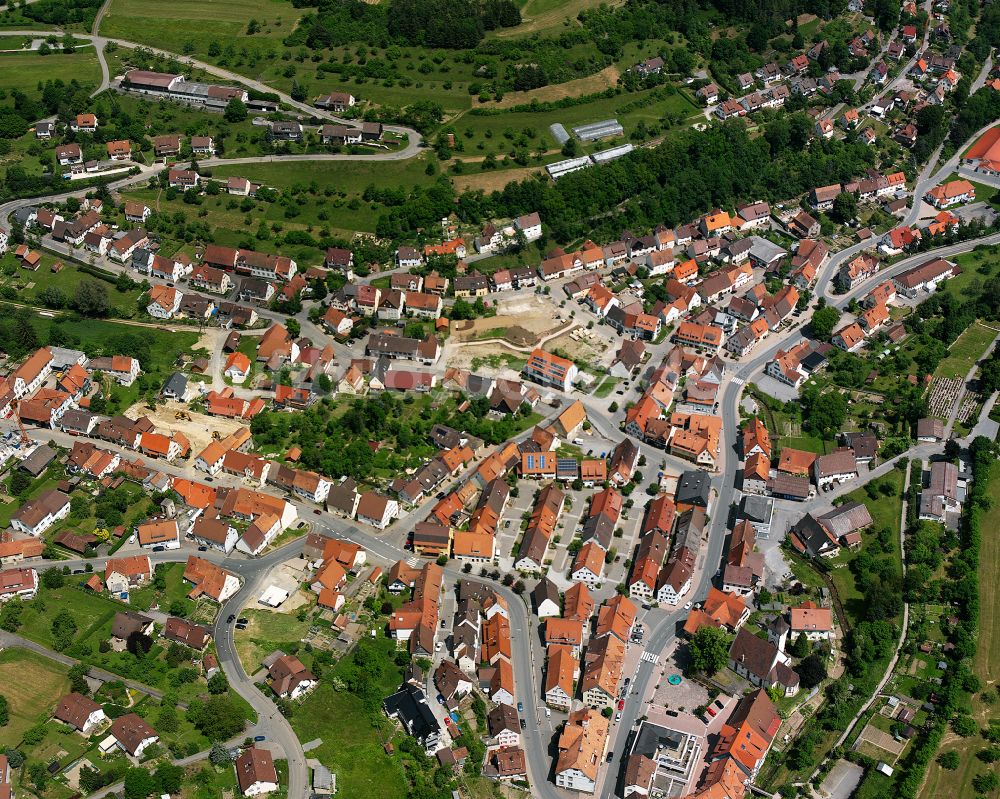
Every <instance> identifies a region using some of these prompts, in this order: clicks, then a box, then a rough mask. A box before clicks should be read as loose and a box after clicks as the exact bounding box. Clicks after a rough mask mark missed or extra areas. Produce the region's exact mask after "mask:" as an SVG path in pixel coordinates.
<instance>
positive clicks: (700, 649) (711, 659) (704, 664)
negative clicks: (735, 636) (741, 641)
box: [688, 626, 730, 676]
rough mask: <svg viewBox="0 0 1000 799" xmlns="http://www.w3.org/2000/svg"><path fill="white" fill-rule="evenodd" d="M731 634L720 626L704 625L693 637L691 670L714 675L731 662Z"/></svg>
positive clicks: (690, 651) (690, 650)
mask: <svg viewBox="0 0 1000 799" xmlns="http://www.w3.org/2000/svg"><path fill="white" fill-rule="evenodd" d="M729 644H730V640H729V635H728V634H727V633H726V631H725V630H723V629H722V628H720V627H707V626H706V627H702V628H701V629H699V630H698V632H696V633H695V634H694V635H693V636H692V638H691V644H690V646H689V650H688V651H689V655H690V658H691V661H690V662H691V671H692V672H694V673H696V674H707V675H708V676H712V675H713V674H715V672H717V671H719V670H720V669H724V668H725V667H726V663H728V662H729Z"/></svg>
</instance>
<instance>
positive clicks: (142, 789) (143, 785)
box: [125, 768, 156, 799]
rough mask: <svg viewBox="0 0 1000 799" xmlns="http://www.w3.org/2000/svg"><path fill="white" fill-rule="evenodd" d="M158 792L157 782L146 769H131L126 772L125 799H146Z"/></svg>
mask: <svg viewBox="0 0 1000 799" xmlns="http://www.w3.org/2000/svg"><path fill="white" fill-rule="evenodd" d="M155 791H156V781H155V780H154V779H153V775H152V773H151V772H149V771H146V769H144V768H130V769H129V770H128V771H126V772H125V799H146V797H147V796H151V795H152V794H153V793H154V792H155Z"/></svg>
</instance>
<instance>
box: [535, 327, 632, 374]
mask: <svg viewBox="0 0 1000 799" xmlns="http://www.w3.org/2000/svg"><path fill="white" fill-rule="evenodd" d="M618 346H619V344H618V343H616V342H615V341H612V340H611V339H609V338H607V337H606V336H604V335H603V334H601V333H598V332H597V330H587V329H586V328H584V327H577V328H574V329H573V330H570V331H568V332H566V333H564V334H563V335H561V336H559V337H557V338H554V339H552V340H551V341H549V342H548V343H547V345H546V347H545V348H546V349H547V350H549V351H550V352H554V351H555V350H561V351H562V352H565V353H567V354H568V355H569V357H571V358H573V359H574V360H577V361H583V362H585V363H590V364H593V365H595V366H602V367H607V366H610V365H611V361H612V360H614V356H615V352H616V351H617V347H618Z"/></svg>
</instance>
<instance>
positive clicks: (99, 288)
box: [73, 280, 111, 317]
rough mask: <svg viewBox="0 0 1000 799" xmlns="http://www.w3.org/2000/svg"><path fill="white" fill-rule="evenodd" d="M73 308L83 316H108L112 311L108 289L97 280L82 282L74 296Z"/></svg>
mask: <svg viewBox="0 0 1000 799" xmlns="http://www.w3.org/2000/svg"><path fill="white" fill-rule="evenodd" d="M73 307H74V308H76V310H77V311H78V312H79V313H81V314H82V315H83V316H94V317H105V316H107V315H108V312H109V311H110V310H111V301H110V300H109V299H108V290H107V288H106V287H105V285H104V284H103V283H99V282H98V281H96V280H83V281H81V282H80V283H78V284H77V286H76V292H75V293H74V295H73Z"/></svg>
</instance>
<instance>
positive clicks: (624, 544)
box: [497, 465, 659, 585]
mask: <svg viewBox="0 0 1000 799" xmlns="http://www.w3.org/2000/svg"><path fill="white" fill-rule="evenodd" d="M657 471H659V470H655V471H654V470H653V469H652V468H650V467H649V466H648V465H647V466H646V467H643V476H644V477H648V478H651V479H647V480H646V481H645V482H644V483H643V486H642V487H641V488H637V489H636V490H635V491H633V492H632V495H631V497H629V498H626V500H625V504H624V506H623V508H622V514H621V516H620V518H619V520H618V524H617V525H616V528H615V529H616V536H615V537H613V538H612V540H611V547H612V548H613V549H614V550H615V561H614V562H613V563H611V564H608V565H606V566H605V572H604V580H603V583H602V584H603V585H617V584H618V583H620V582H622V581H623V580H624V579H625V578H626V576H627V574H628V570H627V568H626V566H625V562H626V561H627V560H629V559H630V558H631V557H632V555H633V554H634V550H635V546H636V545H637V543H638V540H639V530H640V528H641V526H642V518H643V514H644V512H645V511H644V507H645V504H646V502H647V501H648V500H649V499H650V497H649V495H648V494H647V493H646V491H645V486H646V485H648V484H649V482H655V480H656V474H657ZM543 485H544V483H542V482H535V481H533V480H520V481H519V482H518V496H516V497H512V498H511V500H510V502H509V503H508V505H507V510H506V511H505V513H504V515H503V517H502V519H501V522H500V527H499V531H498V534H497V551H498V552H499V553H500V563H501V566H502V567H503V568H508V569H510V568H513V564H514V561H515V560H516V558H517V551H518V548H519V546H520V544H519V541H520V538H521V533H522V529H521V527H522V525H523V524H524V518H525V516H526V515H530V514H531V509H532V507H533V506H534V502H535V494H536V492H537V491H538V490H539V489H540V488H541V487H543ZM560 489H561V490H562V491H563V492H564V493H565V495H566V502H565V506H564V509H563V513H562V515H561V516H560V518H559V522H558V523H557V525H556V532H555V535H553V537H552V539H551V540H550V541H549V549H548V552H547V553H546V564H547V565H549V566H550V575H549V576H550V577H553V578H554V579H555V580H556V582H557V584H558V583H559V582H560V578H562V580H563V581H566V580H568V579H569V571H570V568H571V566H572V564H573V556H572V555H571V554H570V552H569V545H570V543H571V542H572V541H573V540H574V539H575V538H577V537H578V536H579V535H580V534H581V533H582V530H583V523H584V521H585V520H586V518H587V515H588V512H589V508H590V498H591V497H592V496H593V495H594V494H595V493H597V492H598V491H599V490H600V489H599V488H584V489H582V490H580V491H574V490H573V489H572V488H570V487H569V485H568V484H562V485H561V486H560ZM629 501H631V502H632V503H633V504H632V507H628V503H629ZM618 530H621V535H620V536H618V535H617V531H618ZM557 538H558V541H557V540H556V539H557Z"/></svg>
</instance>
